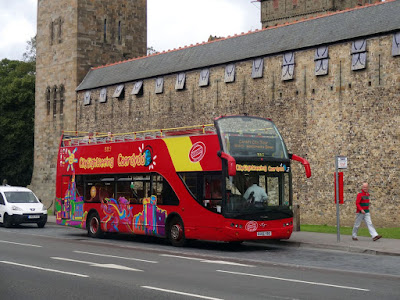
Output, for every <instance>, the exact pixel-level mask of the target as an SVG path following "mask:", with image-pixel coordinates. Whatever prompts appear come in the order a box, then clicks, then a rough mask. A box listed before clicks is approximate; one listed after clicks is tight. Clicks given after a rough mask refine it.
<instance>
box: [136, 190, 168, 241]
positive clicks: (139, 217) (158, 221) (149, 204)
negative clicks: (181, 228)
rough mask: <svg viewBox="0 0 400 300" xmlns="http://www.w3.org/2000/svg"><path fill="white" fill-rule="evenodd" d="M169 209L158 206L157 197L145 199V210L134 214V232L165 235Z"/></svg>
mask: <svg viewBox="0 0 400 300" xmlns="http://www.w3.org/2000/svg"><path fill="white" fill-rule="evenodd" d="M166 218H167V211H166V210H164V209H161V208H158V207H157V198H156V197H155V196H151V197H150V198H145V199H143V211H142V212H140V213H138V214H136V215H134V216H133V225H134V227H133V231H134V233H139V234H147V235H155V236H165V219H166Z"/></svg>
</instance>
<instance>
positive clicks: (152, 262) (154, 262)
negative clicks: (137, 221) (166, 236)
mask: <svg viewBox="0 0 400 300" xmlns="http://www.w3.org/2000/svg"><path fill="white" fill-rule="evenodd" d="M74 252H75V253H81V254H88V255H95V256H103V257H112V258H119V259H126V260H134V261H141V262H147V263H151V264H158V261H153V260H145V259H139V258H131V257H122V256H114V255H109V254H100V253H92V252H85V251H74Z"/></svg>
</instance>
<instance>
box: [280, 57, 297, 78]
mask: <svg viewBox="0 0 400 300" xmlns="http://www.w3.org/2000/svg"><path fill="white" fill-rule="evenodd" d="M293 77H294V52H287V53H285V54H283V62H282V80H291V79H293Z"/></svg>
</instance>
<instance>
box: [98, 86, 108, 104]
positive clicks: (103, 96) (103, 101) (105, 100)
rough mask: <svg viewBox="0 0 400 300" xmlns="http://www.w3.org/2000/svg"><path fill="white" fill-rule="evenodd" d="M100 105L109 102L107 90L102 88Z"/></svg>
mask: <svg viewBox="0 0 400 300" xmlns="http://www.w3.org/2000/svg"><path fill="white" fill-rule="evenodd" d="M99 102H100V103H105V102H107V88H102V89H101V90H100V99H99Z"/></svg>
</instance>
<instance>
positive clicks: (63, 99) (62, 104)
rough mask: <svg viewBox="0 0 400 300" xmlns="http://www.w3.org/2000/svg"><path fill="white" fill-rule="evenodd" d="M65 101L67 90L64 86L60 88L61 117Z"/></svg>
mask: <svg viewBox="0 0 400 300" xmlns="http://www.w3.org/2000/svg"><path fill="white" fill-rule="evenodd" d="M64 101H65V88H64V85H61V86H60V115H62V114H63V113H64Z"/></svg>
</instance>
